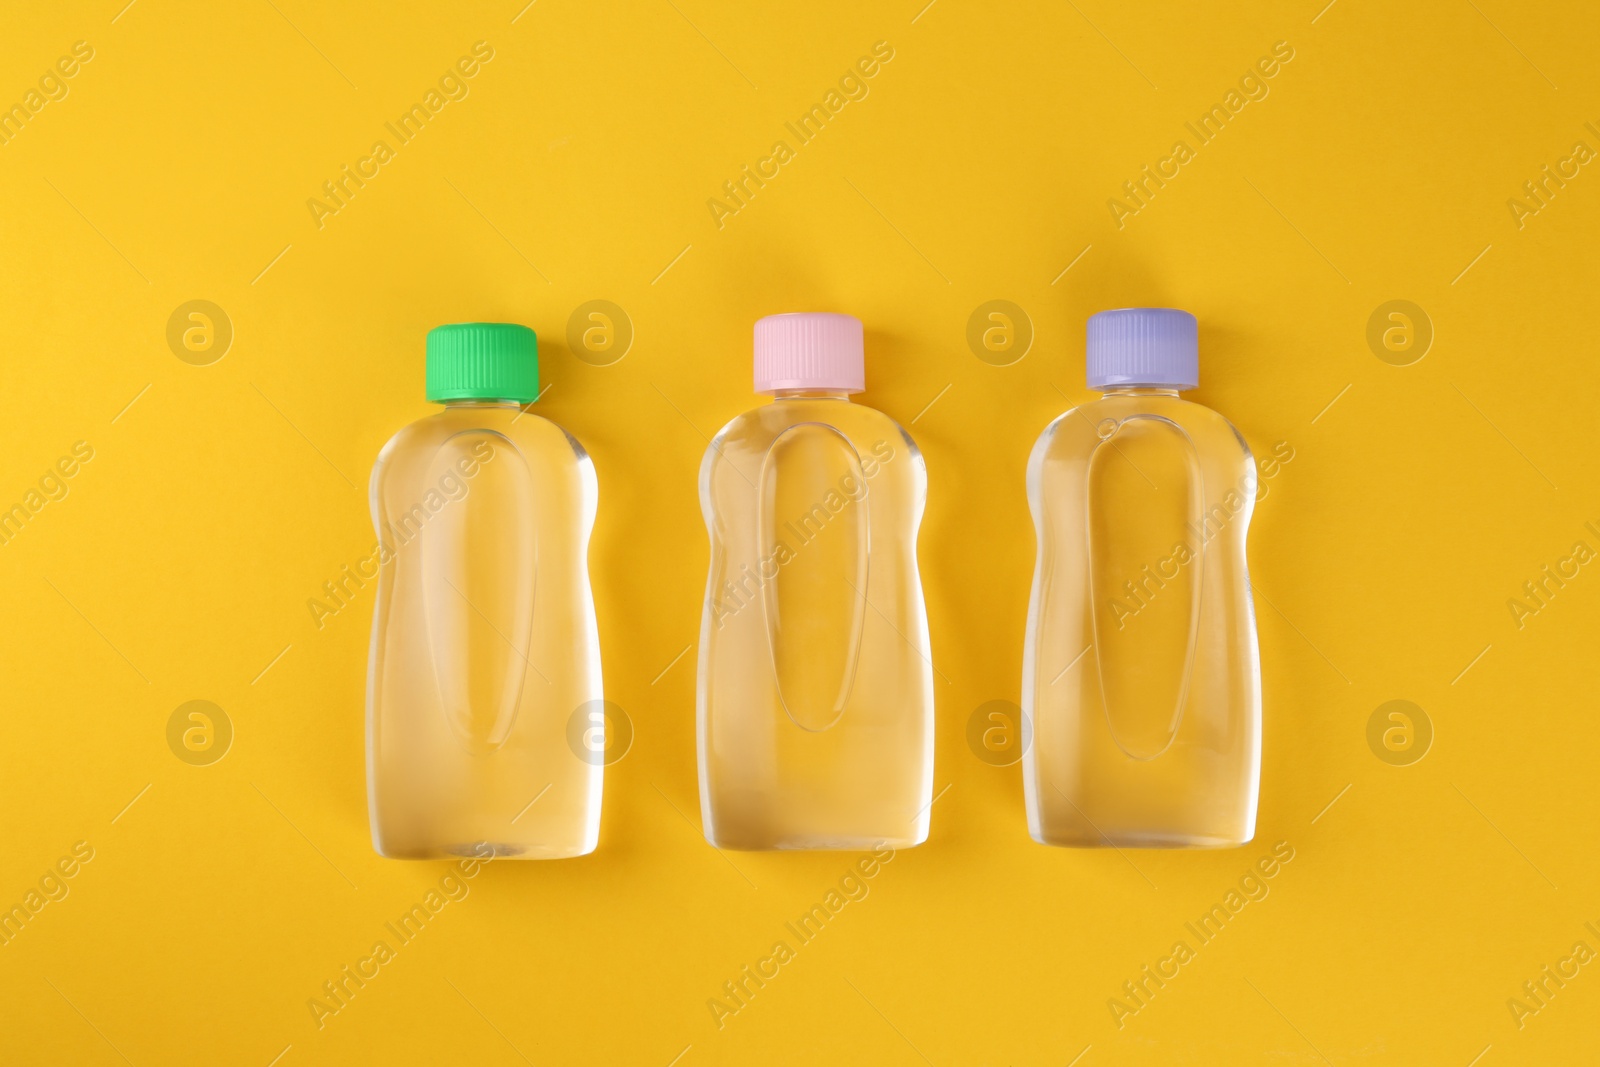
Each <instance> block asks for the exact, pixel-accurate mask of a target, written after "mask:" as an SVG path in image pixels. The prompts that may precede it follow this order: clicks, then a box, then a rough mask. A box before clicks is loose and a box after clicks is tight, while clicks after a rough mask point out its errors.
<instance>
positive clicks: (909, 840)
mask: <svg viewBox="0 0 1600 1067" xmlns="http://www.w3.org/2000/svg"><path fill="white" fill-rule="evenodd" d="M927 839H928V838H927V835H926V834H924V835H923V836H922V837H859V836H851V835H840V836H829V835H826V834H805V835H795V836H791V837H782V838H774V839H770V840H753V839H748V838H746V839H740V840H731V839H729V838H726V837H723V836H719V835H714V834H707V835H706V841H707V842H708V843H709V844H710V845H711V847H712V848H719V849H725V850H727V851H730V852H876V851H877V850H878V849H881V848H887V849H892V850H894V851H896V852H898V851H899V850H901V849H904V848H915V847H916V846H917V845H920V844H922V843H923V842H924V841H926V840H927Z"/></svg>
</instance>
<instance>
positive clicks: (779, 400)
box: [697, 314, 933, 849]
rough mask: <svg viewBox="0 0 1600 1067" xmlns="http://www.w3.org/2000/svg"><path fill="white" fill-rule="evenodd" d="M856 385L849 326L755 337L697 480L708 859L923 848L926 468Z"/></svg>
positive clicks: (776, 319)
mask: <svg viewBox="0 0 1600 1067" xmlns="http://www.w3.org/2000/svg"><path fill="white" fill-rule="evenodd" d="M865 388H866V382H865V370H864V358H863V345H862V328H861V322H860V321H859V320H858V319H855V318H852V317H851V316H849V315H828V314H795V315H771V316H768V317H767V318H764V319H762V320H760V321H759V322H757V323H756V327H755V390H756V392H758V393H766V394H768V395H770V396H771V397H772V398H773V400H772V402H771V403H770V404H766V405H763V406H761V407H758V408H756V409H754V410H752V411H749V412H746V413H745V414H743V415H740V416H739V417H737V418H735V419H734V420H733V421H732V422H730V423H728V425H727V426H725V427H723V429H722V431H721V432H720V433H718V434H717V436H716V438H715V439H714V440H713V441H712V442H711V446H710V448H708V449H707V450H706V454H705V461H704V462H703V463H702V464H701V467H700V500H701V509H702V511H703V513H704V515H705V520H706V528H707V531H708V532H709V534H710V539H711V570H710V577H709V580H708V581H707V583H706V602H705V611H704V617H703V620H702V624H701V640H700V669H699V692H698V703H697V737H698V746H699V763H700V809H701V815H702V817H703V821H704V824H705V833H706V838H707V839H708V840H709V841H710V842H711V843H712V844H713V845H716V846H717V847H719V848H738V849H870V848H876V847H878V846H880V845H888V846H889V847H892V848H904V847H906V846H909V845H915V844H919V843H921V842H922V841H924V840H926V839H927V836H928V809H929V807H930V806H931V801H932V792H933V666H932V661H931V659H930V658H929V654H930V653H929V643H928V622H927V611H926V608H925V606H924V603H923V598H922V581H921V577H920V576H919V574H918V570H917V529H918V526H919V525H920V524H921V522H922V512H923V505H924V502H925V499H926V495H927V481H928V480H927V470H926V467H925V466H924V464H923V460H922V455H921V453H920V452H918V450H917V446H916V445H915V444H914V443H913V442H912V440H911V438H910V437H909V436H908V435H907V434H906V432H905V430H903V429H901V428H900V426H899V425H898V424H897V423H895V422H894V420H893V419H890V418H889V417H888V416H887V415H884V414H883V413H882V412H880V411H876V410H874V409H872V408H869V407H866V406H864V405H862V404H857V403H854V402H852V401H851V399H850V397H851V394H854V393H860V392H862V391H863V390H864V389H865Z"/></svg>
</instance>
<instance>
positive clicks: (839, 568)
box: [757, 423, 871, 731]
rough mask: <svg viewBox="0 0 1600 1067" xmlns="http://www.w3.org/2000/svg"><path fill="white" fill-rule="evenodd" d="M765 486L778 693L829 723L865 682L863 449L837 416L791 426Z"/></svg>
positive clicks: (816, 721) (814, 725) (763, 551)
mask: <svg viewBox="0 0 1600 1067" xmlns="http://www.w3.org/2000/svg"><path fill="white" fill-rule="evenodd" d="M759 494H760V509H761V510H760V521H759V523H758V524H757V527H758V531H759V532H758V534H757V536H758V539H759V555H760V558H761V561H762V564H761V566H762V570H761V574H760V579H761V589H762V598H761V599H762V608H763V617H764V618H763V621H764V622H765V624H766V630H767V644H768V648H769V649H770V651H771V654H772V669H773V674H774V676H775V679H776V683H777V688H778V697H779V700H780V701H781V703H782V705H783V707H784V710H785V711H787V712H788V715H789V718H790V719H792V720H793V721H794V723H795V725H797V726H799V727H801V728H802V729H805V730H811V731H819V730H826V729H827V728H828V727H830V726H832V725H833V724H834V723H836V722H837V721H838V720H839V717H840V716H841V715H842V714H843V713H844V708H845V705H846V703H847V702H848V701H849V699H850V691H851V689H852V688H853V687H854V685H855V678H856V668H857V663H858V660H859V659H860V655H861V635H862V630H863V628H864V626H865V623H866V612H867V610H868V608H867V601H866V596H867V580H868V573H867V570H868V558H869V551H870V548H871V529H870V527H871V522H870V519H869V513H868V507H867V479H866V477H865V475H864V474H863V473H862V470H861V458H860V456H859V455H858V454H857V452H856V450H855V447H854V446H853V445H852V444H851V443H850V440H849V439H848V438H846V437H845V436H844V435H843V434H842V433H840V432H839V431H838V430H837V429H835V428H833V427H832V426H827V425H825V424H822V423H802V424H800V425H798V426H791V427H790V428H789V429H787V430H785V431H784V432H783V433H782V434H780V435H779V436H778V438H777V440H775V441H774V442H773V443H772V447H771V448H770V449H769V450H768V452H767V455H766V459H765V461H764V462H763V463H762V467H761V484H760V486H759Z"/></svg>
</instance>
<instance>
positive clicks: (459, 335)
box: [427, 322, 539, 404]
mask: <svg viewBox="0 0 1600 1067" xmlns="http://www.w3.org/2000/svg"><path fill="white" fill-rule="evenodd" d="M427 379H428V400H429V401H431V402H433V403H438V404H442V403H444V402H445V401H446V400H515V401H516V402H517V403H519V404H528V403H532V402H533V401H534V400H536V399H538V397H539V338H538V337H537V336H535V335H534V332H533V331H532V330H530V329H528V328H527V327H526V326H518V325H517V324H516V323H514V322H452V323H450V324H449V325H447V326H435V327H434V328H433V329H431V330H429V331H428V372H427Z"/></svg>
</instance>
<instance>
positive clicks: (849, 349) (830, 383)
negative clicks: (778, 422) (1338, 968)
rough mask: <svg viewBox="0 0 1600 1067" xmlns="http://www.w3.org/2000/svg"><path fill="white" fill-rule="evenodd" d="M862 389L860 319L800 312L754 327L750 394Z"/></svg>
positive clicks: (864, 373)
mask: <svg viewBox="0 0 1600 1067" xmlns="http://www.w3.org/2000/svg"><path fill="white" fill-rule="evenodd" d="M866 388H867V371H866V358H865V356H864V355H863V351H862V330H861V320H860V319H858V318H856V317H855V316H853V315H833V314H828V313H825V312H801V313H795V314H790V315H768V316H767V317H766V318H764V319H759V320H757V322H756V392H758V393H776V392H779V391H780V390H784V389H838V390H841V391H843V392H847V393H860V392H864V391H865V390H866Z"/></svg>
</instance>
